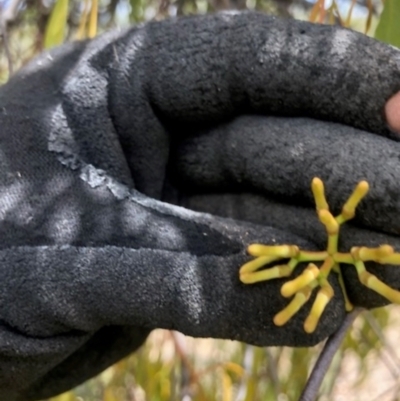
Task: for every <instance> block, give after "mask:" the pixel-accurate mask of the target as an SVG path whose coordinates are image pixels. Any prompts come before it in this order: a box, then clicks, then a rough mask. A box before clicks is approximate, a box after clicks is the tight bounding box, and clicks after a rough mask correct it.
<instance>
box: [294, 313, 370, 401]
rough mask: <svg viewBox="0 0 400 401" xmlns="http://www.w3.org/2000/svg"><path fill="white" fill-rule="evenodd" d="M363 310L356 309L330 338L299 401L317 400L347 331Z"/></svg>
mask: <svg viewBox="0 0 400 401" xmlns="http://www.w3.org/2000/svg"><path fill="white" fill-rule="evenodd" d="M362 310H363V309H362V308H355V309H354V310H353V311H352V312H350V313H349V314H348V315H347V316H346V317H345V319H344V321H343V323H342V325H341V326H340V327H339V330H338V331H337V332H336V333H334V334H332V335H331V336H330V337H329V338H328V340H327V342H326V343H325V346H324V349H323V350H322V352H321V354H320V355H319V357H318V360H317V362H316V364H315V365H314V368H313V370H312V372H311V375H310V377H309V378H308V381H307V384H306V386H305V388H304V390H303V393H302V394H301V396H300V399H299V401H314V400H316V399H317V396H318V391H319V389H320V387H321V384H322V381H323V379H324V377H325V374H326V372H327V371H328V368H329V366H330V364H331V362H332V359H333V357H334V356H335V354H336V351H337V350H338V349H339V347H340V344H341V343H342V341H343V338H344V336H345V335H346V333H347V330H348V329H349V328H350V327H351V325H352V324H353V322H354V319H355V318H356V317H357V316H358V315H359V314H360V312H361V311H362Z"/></svg>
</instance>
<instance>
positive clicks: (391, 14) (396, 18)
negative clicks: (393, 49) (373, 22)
mask: <svg viewBox="0 0 400 401" xmlns="http://www.w3.org/2000/svg"><path fill="white" fill-rule="evenodd" d="M375 37H376V38H377V39H379V40H382V41H383V42H386V43H389V44H391V45H393V46H397V47H400V1H399V0H385V7H384V9H383V12H382V15H381V18H380V21H379V24H378V27H377V28H376V32H375Z"/></svg>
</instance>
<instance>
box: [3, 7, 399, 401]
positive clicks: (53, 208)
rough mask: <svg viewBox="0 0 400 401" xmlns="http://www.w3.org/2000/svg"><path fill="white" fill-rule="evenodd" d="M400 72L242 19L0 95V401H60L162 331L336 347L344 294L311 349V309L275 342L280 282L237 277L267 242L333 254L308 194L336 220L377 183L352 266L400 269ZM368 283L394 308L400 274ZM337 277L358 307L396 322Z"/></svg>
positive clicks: (395, 63)
mask: <svg viewBox="0 0 400 401" xmlns="http://www.w3.org/2000/svg"><path fill="white" fill-rule="evenodd" d="M399 70H400V68H399V52H398V51H397V50H395V49H394V48H391V47H389V46H386V45H384V44H382V43H379V42H376V41H374V40H372V39H369V38H367V37H365V36H363V35H360V34H356V33H353V32H351V31H348V30H344V29H342V28H338V27H328V26H320V25H312V24H308V23H304V22H296V21H282V20H279V19H275V18H271V17H268V16H265V15H262V14H257V13H238V14H219V15H214V16H204V17H191V18H183V19H175V20H168V21H163V22H153V23H149V24H146V25H144V26H142V27H138V28H132V29H130V30H128V31H124V32H111V33H107V34H105V35H104V36H102V37H99V38H96V39H94V40H93V41H87V42H81V43H75V44H69V45H65V46H63V47H61V48H58V49H55V50H53V51H51V52H46V53H44V54H42V55H41V56H39V57H38V58H37V59H35V60H34V61H32V62H31V64H30V65H28V66H27V67H26V68H24V69H23V70H21V71H20V72H19V73H18V74H16V75H15V76H14V77H13V78H12V79H11V80H10V82H9V83H7V84H6V85H5V86H3V87H2V88H1V89H0V127H1V130H0V163H1V167H2V172H3V174H2V175H1V177H0V212H1V221H0V235H1V238H2V241H1V248H0V258H1V264H0V274H1V277H2V282H1V285H0V398H1V399H7V400H10V401H13V400H36V399H41V398H47V397H50V396H52V395H55V394H57V393H60V392H62V391H66V390H68V389H70V388H71V387H73V386H75V385H77V384H79V383H81V382H82V381H84V380H86V379H88V378H90V377H92V376H93V375H95V374H97V373H99V372H100V371H101V370H103V369H105V368H106V367H107V366H109V365H110V364H112V363H114V362H115V361H117V360H119V359H120V358H122V357H124V356H126V355H128V354H129V353H131V352H133V351H134V350H136V349H137V348H138V347H139V346H140V345H141V344H142V343H143V341H144V340H145V338H146V336H147V334H148V333H149V332H150V331H151V330H152V329H155V328H166V329H173V330H179V331H181V332H183V333H185V334H188V335H192V336H196V337H216V338H227V339H234V340H239V341H244V342H248V343H251V344H256V345H260V346H272V345H289V346H309V345H312V344H315V343H317V342H319V341H321V340H323V339H324V338H326V337H327V336H329V335H330V334H332V333H333V332H335V330H336V329H337V328H338V326H339V325H340V324H341V322H342V320H343V318H344V316H345V311H344V301H343V297H342V296H341V292H340V288H339V285H338V282H337V278H336V277H335V276H334V275H332V277H330V283H331V285H332V286H333V288H334V290H335V296H334V298H333V299H332V301H331V302H330V303H329V305H328V307H327V309H326V311H325V312H324V314H323V316H322V318H321V321H320V323H319V324H318V327H317V329H316V330H315V332H314V333H312V334H307V333H305V332H304V330H303V327H302V324H303V321H304V318H305V316H306V315H307V313H308V308H304V310H302V311H300V313H299V314H298V315H297V316H296V317H295V318H294V319H292V320H291V321H290V322H289V323H288V324H287V325H285V326H283V327H279V328H278V327H276V326H275V325H274V324H273V320H272V318H273V316H274V315H275V314H276V313H277V311H279V310H280V309H282V307H284V306H285V304H286V302H287V301H286V300H285V299H283V298H282V297H281V295H280V287H281V285H282V280H275V281H270V282H266V283H262V284H258V285H254V286H248V285H244V284H242V283H241V282H240V280H239V268H240V266H241V265H243V264H244V263H245V262H246V261H248V260H249V259H250V257H249V255H247V253H246V249H247V247H248V245H249V244H251V243H254V242H259V243H290V244H296V245H298V246H301V247H302V248H306V249H311V250H312V249H314V250H319V249H321V247H322V248H324V247H325V241H326V236H325V232H324V230H323V228H322V227H320V225H319V223H318V220H317V219H316V217H315V210H314V208H315V205H314V204H313V199H312V196H311V191H310V182H311V179H312V178H313V177H314V176H320V177H321V178H322V179H323V180H324V182H325V183H326V187H327V196H328V200H329V202H330V204H331V205H332V208H333V209H334V210H335V209H337V208H338V207H340V206H341V205H342V203H343V201H344V200H345V199H346V198H347V196H348V195H349V193H350V192H351V190H352V189H353V187H354V185H355V184H356V183H357V182H358V181H359V180H360V179H367V180H368V181H369V182H370V186H371V191H370V193H369V194H368V197H366V198H365V200H364V201H363V202H362V204H360V207H359V209H358V211H359V213H358V215H357V217H356V219H355V221H354V224H353V225H351V224H349V226H348V227H346V228H345V230H343V233H341V238H342V242H341V244H340V246H341V247H343V249H346V250H347V249H349V247H351V246H353V245H368V246H373V245H374V244H380V243H389V244H391V245H392V246H394V247H395V248H397V249H398V250H399V249H400V247H399V245H400V242H399V238H398V234H399V231H400V228H399V227H400V224H399V223H400V222H399V217H398V216H399V211H400V188H399V186H398V184H397V182H398V179H397V178H398V176H399V175H400V162H399V160H398V159H399V158H398V154H399V151H400V144H399V143H398V142H397V135H396V133H395V132H393V130H391V129H389V128H388V124H387V121H386V119H385V115H384V109H385V104H386V102H387V100H388V99H389V98H390V97H391V96H393V95H394V94H395V93H396V92H398V91H399V90H400V71H399ZM392 114H393V113H392V111H390V110H389V116H392ZM295 117H296V118H295ZM300 117H301V118H300ZM382 155H384V157H383V158H382ZM220 200H222V201H223V203H221V202H220ZM181 206H186V208H183V207H181ZM194 210H198V211H200V213H199V212H195V211H194ZM202 212H207V213H208V214H207V213H202ZM303 267H304V266H299V269H298V270H297V271H296V272H295V274H298V273H299V272H300V271H301V269H302V268H303ZM368 268H369V269H370V270H371V271H373V272H375V273H376V274H377V275H379V277H380V278H382V279H383V280H385V281H386V282H390V284H391V285H392V286H393V287H394V288H397V289H398V288H400V272H399V270H400V269H398V268H395V267H393V266H377V265H374V264H370V265H368ZM344 275H345V279H346V284H347V287H348V292H349V296H350V297H351V299H352V301H353V302H354V303H355V304H356V305H360V306H363V307H375V306H378V305H383V304H385V303H386V300H385V299H384V298H382V297H381V296H379V295H377V294H375V293H373V292H372V291H369V290H366V289H365V288H364V287H362V286H361V284H360V283H359V281H358V278H357V276H356V274H355V273H354V271H353V269H346V271H345V273H344Z"/></svg>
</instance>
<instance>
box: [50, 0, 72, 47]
mask: <svg viewBox="0 0 400 401" xmlns="http://www.w3.org/2000/svg"><path fill="white" fill-rule="evenodd" d="M68 1H69V0H56V4H55V5H54V8H53V11H52V12H51V15H50V18H49V22H48V23H47V27H46V33H45V36H44V47H45V48H46V49H48V48H50V47H54V46H57V45H59V44H61V43H62V42H63V41H64V36H65V28H66V25H67V18H68Z"/></svg>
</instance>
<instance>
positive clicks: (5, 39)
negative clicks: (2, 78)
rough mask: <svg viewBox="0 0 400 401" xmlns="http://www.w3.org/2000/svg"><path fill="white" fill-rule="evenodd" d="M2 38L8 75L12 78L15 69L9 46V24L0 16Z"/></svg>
mask: <svg viewBox="0 0 400 401" xmlns="http://www.w3.org/2000/svg"><path fill="white" fill-rule="evenodd" d="M1 14H2V13H1ZM0 37H1V39H2V41H3V45H4V52H5V54H6V59H7V64H8V74H9V76H11V75H12V74H13V72H14V67H13V62H12V57H11V52H10V47H9V45H8V35H7V24H6V22H5V20H4V19H3V18H2V15H1V16H0Z"/></svg>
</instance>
